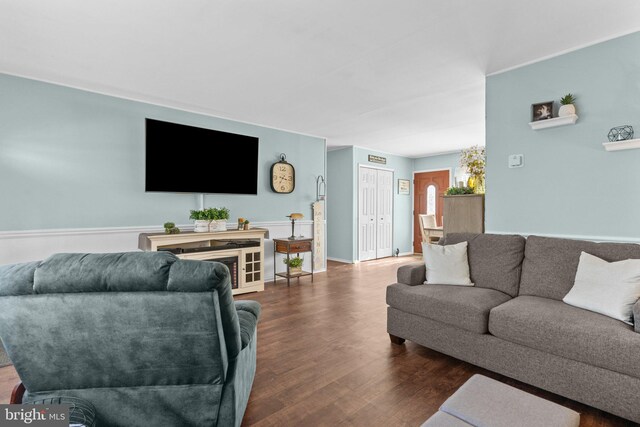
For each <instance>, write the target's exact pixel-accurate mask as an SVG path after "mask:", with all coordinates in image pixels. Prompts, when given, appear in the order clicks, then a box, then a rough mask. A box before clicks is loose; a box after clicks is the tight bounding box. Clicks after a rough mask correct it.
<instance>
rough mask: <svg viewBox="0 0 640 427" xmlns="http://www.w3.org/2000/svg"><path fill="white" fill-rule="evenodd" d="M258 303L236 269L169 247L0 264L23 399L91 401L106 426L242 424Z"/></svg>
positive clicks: (7, 329)
mask: <svg viewBox="0 0 640 427" xmlns="http://www.w3.org/2000/svg"><path fill="white" fill-rule="evenodd" d="M259 316H260V305H259V304H258V303H257V302H254V301H239V302H234V300H233V297H232V294H231V284H230V280H229V271H228V269H227V268H226V267H225V266H224V265H222V264H219V263H215V262H204V261H187V260H179V259H178V258H176V257H175V256H174V255H172V254H169V253H163V252H131V253H118V254H58V255H53V256H52V257H50V258H48V259H47V260H45V261H43V262H32V263H26V264H16V265H8V266H0V338H1V339H2V341H3V342H4V345H5V347H6V350H7V353H8V355H9V357H10V358H11V360H12V361H13V363H14V365H15V368H16V371H17V372H18V375H19V376H20V379H21V380H22V383H23V385H24V388H25V393H24V397H23V400H42V399H48V398H52V397H56V396H69V397H76V398H82V399H85V400H88V401H89V402H91V403H92V404H93V405H94V406H95V408H96V410H97V416H98V420H97V421H98V423H99V425H103V426H150V425H154V426H216V425H219V426H239V425H240V423H241V422H242V417H243V415H244V411H245V408H246V406H247V401H248V399H249V393H250V392H251V386H252V384H253V378H254V374H255V369H256V327H257V322H258V318H259Z"/></svg>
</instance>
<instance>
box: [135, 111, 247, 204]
mask: <svg viewBox="0 0 640 427" xmlns="http://www.w3.org/2000/svg"><path fill="white" fill-rule="evenodd" d="M146 147H147V151H146V168H145V190H146V191H160V192H172V193H223V194H258V138H256V137H253V136H246V135H238V134H235V133H228V132H221V131H218V130H213V129H204V128H199V127H194V126H187V125H181V124H177V123H169V122H163V121H160V120H154V119H147V120H146Z"/></svg>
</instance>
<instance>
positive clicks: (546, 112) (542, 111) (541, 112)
mask: <svg viewBox="0 0 640 427" xmlns="http://www.w3.org/2000/svg"><path fill="white" fill-rule="evenodd" d="M552 117H553V101H547V102H540V103H538V104H531V121H532V122H539V121H540V120H547V119H550V118H552Z"/></svg>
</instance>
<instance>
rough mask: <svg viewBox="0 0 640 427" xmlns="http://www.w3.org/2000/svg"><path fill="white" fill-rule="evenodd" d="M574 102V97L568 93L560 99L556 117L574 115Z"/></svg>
mask: <svg viewBox="0 0 640 427" xmlns="http://www.w3.org/2000/svg"><path fill="white" fill-rule="evenodd" d="M574 102H576V97H575V96H573V95H572V94H570V93H568V94H566V95H565V96H563V97H562V98H560V104H561V105H560V109H559V110H558V117H566V116H571V115H573V114H575V113H576V106H575V105H573V103H574Z"/></svg>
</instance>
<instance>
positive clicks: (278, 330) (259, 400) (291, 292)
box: [0, 258, 633, 426]
mask: <svg viewBox="0 0 640 427" xmlns="http://www.w3.org/2000/svg"><path fill="white" fill-rule="evenodd" d="M409 261H412V259H410V258H389V259H385V260H381V261H373V262H366V263H360V264H357V265H347V264H339V263H330V264H329V270H328V272H327V273H321V274H317V275H316V276H315V283H313V284H311V279H310V278H304V279H301V280H300V283H299V284H298V283H296V282H292V284H291V287H290V288H287V285H286V282H284V281H279V282H278V283H277V284H276V285H274V284H267V289H266V290H265V292H261V293H254V294H249V295H244V296H241V297H239V299H255V300H257V301H259V302H260V303H262V307H263V314H262V319H261V321H260V324H259V328H258V366H257V374H256V378H255V382H254V385H253V389H252V392H251V399H250V401H249V406H248V408H247V411H246V414H245V418H244V422H243V426H252V425H256V426H339V425H342V426H352V425H355V426H405V425H406V426H418V425H420V424H421V423H422V422H423V421H424V420H426V419H427V418H428V417H429V416H430V415H431V414H433V413H434V412H436V411H437V410H438V407H439V406H440V405H441V404H442V402H444V401H445V400H446V399H447V397H448V396H450V395H451V394H452V393H453V392H454V391H455V390H456V389H457V388H458V387H460V386H461V385H462V384H463V383H464V382H465V381H466V380H467V379H468V378H469V377H471V376H472V375H473V374H475V373H482V374H484V375H487V376H490V377H492V378H495V379H498V380H500V381H503V382H506V383H508V384H510V385H513V386H515V387H518V388H520V389H522V390H525V391H527V392H530V393H534V394H537V395H539V396H541V397H543V398H546V399H549V400H552V401H554V402H557V403H559V404H561V405H564V406H567V407H570V408H572V409H574V410H576V411H578V412H580V413H581V414H582V417H581V418H582V421H581V424H580V425H581V426H626V425H633V424H632V423H629V422H627V421H625V420H622V419H621V418H618V417H615V416H613V415H610V414H607V413H604V412H602V411H599V410H596V409H593V408H590V407H588V406H585V405H581V404H579V403H577V402H573V401H570V400H567V399H565V398H563V397H560V396H557V395H554V394H551V393H547V392H544V391H542V390H539V389H536V388H534V387H531V386H528V385H526V384H522V383H520V382H517V381H514V380H510V379H508V378H506V377H503V376H501V375H497V374H494V373H492V372H489V371H486V370H483V369H481V368H477V367H475V366H473V365H470V364H468V363H465V362H461V361H459V360H456V359H454V358H451V357H448V356H445V355H443V354H441V353H438V352H435V351H431V350H428V349H426V348H423V347H420V346H418V345H416V344H413V343H411V342H407V343H406V344H405V345H402V346H397V345H393V344H391V343H390V342H389V338H388V335H387V333H386V304H385V287H386V285H387V284H389V283H392V282H393V281H394V278H395V271H396V268H397V266H398V265H400V264H402V263H406V262H409ZM16 381H17V377H16V375H15V371H14V370H13V368H11V367H9V368H1V369H0V403H6V402H7V401H8V398H9V393H10V388H11V386H12V385H13V384H14V383H15V382H16Z"/></svg>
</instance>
